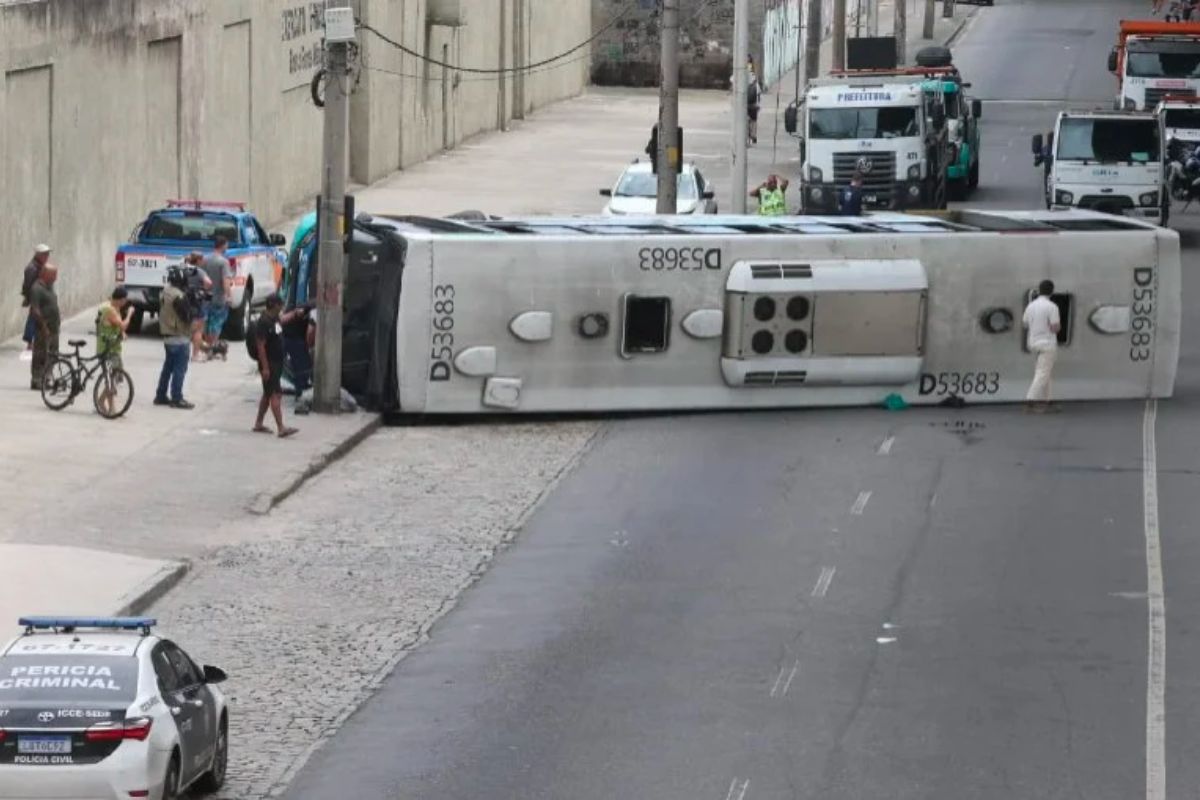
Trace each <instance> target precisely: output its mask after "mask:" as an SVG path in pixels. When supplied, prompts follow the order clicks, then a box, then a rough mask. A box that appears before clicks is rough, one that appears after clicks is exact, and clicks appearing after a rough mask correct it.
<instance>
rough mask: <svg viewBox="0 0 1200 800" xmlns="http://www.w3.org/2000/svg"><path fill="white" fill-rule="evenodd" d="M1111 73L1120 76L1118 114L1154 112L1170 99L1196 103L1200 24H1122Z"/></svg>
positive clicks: (1110, 56)
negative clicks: (1188, 99)
mask: <svg viewBox="0 0 1200 800" xmlns="http://www.w3.org/2000/svg"><path fill="white" fill-rule="evenodd" d="M1108 71H1109V72H1111V73H1113V74H1114V75H1116V76H1117V98H1116V101H1115V103H1114V106H1115V107H1116V108H1118V109H1124V110H1127V111H1153V110H1154V109H1155V108H1156V107H1157V106H1158V104H1159V103H1160V102H1161V101H1162V100H1163V98H1165V97H1166V96H1167V95H1177V96H1192V97H1195V96H1196V94H1197V92H1198V90H1200V23H1198V22H1159V21H1157V20H1122V21H1121V30H1120V34H1119V38H1118V39H1117V45H1116V47H1114V48H1113V49H1112V52H1110V53H1109V54H1108Z"/></svg>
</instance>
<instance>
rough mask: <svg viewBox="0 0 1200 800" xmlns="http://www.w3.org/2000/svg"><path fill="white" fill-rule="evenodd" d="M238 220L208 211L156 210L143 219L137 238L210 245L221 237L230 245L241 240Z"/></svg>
mask: <svg viewBox="0 0 1200 800" xmlns="http://www.w3.org/2000/svg"><path fill="white" fill-rule="evenodd" d="M240 227H241V226H239V225H238V222H237V219H236V218H235V217H233V216H232V215H230V214H221V213H219V212H207V211H159V212H157V213H155V214H152V215H151V216H150V219H148V220H146V224H145V226H144V227H143V228H142V233H141V236H140V237H139V238H140V239H142V240H144V241H185V242H196V243H198V244H211V243H212V241H213V240H214V239H216V238H217V237H218V236H224V237H225V238H226V239H227V240H228V241H229V243H230V244H231V245H236V244H240V243H241V236H240V235H239V233H238V231H239V230H240Z"/></svg>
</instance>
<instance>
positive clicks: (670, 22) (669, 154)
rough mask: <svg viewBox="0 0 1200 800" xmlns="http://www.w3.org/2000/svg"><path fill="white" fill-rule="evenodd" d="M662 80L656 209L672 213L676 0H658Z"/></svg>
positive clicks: (676, 91) (676, 90)
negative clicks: (659, 7) (660, 0)
mask: <svg viewBox="0 0 1200 800" xmlns="http://www.w3.org/2000/svg"><path fill="white" fill-rule="evenodd" d="M658 30H659V36H661V37H662V57H661V67H662V79H661V82H660V84H659V86H660V88H659V95H658V207H657V209H656V210H657V212H658V213H659V214H674V213H675V212H676V210H677V206H676V205H675V198H676V192H677V189H678V181H679V177H678V175H679V173H678V169H677V168H678V167H679V159H680V157H681V154H680V152H679V142H678V138H679V136H678V134H679V0H662V19H661V20H659V25H658Z"/></svg>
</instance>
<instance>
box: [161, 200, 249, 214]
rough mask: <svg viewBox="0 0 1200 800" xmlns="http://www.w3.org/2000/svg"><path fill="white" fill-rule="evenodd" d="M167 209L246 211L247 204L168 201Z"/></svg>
mask: <svg viewBox="0 0 1200 800" xmlns="http://www.w3.org/2000/svg"><path fill="white" fill-rule="evenodd" d="M167 208H192V209H195V210H196V211H199V210H201V209H204V208H236V209H237V210H238V211H245V210H246V204H245V203H243V202H241V201H238V200H168V201H167Z"/></svg>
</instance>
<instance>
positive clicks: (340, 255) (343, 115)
mask: <svg viewBox="0 0 1200 800" xmlns="http://www.w3.org/2000/svg"><path fill="white" fill-rule="evenodd" d="M349 6H350V4H349V3H348V2H346V0H334V1H333V2H332V3H331V4H330V6H329V8H328V9H327V10H326V12H325V28H326V36H325V131H324V169H323V170H322V182H321V209H320V211H321V215H320V220H319V223H318V224H319V226H320V234H321V239H320V250H319V252H320V255H319V259H320V260H319V261H318V266H317V281H318V287H317V288H318V291H317V311H318V315H319V316H318V324H317V354H316V364H315V369H314V371H313V410H314V411H317V412H318V413H324V414H336V413H337V412H338V411H340V410H341V400H342V397H341V395H342V285H343V283H344V282H345V274H346V264H345V250H344V246H343V241H344V240H343V232H344V229H345V223H346V221H345V202H346V174H347V172H348V171H349V168H348V167H349V165H348V164H347V161H348V155H349V154H348V152H347V147H346V141H347V138H348V136H349V132H350V98H349V96H348V93H349V90H350V61H349V58H350V45H351V43H352V42H353V41H354V39H353V15H352V13H351V15H350V20H349V24H350V28H349V35H350V38H349V39H346V38H344V37H345V33H346V31H345V29H344V28H343V30H342V31H341V35H338V34H336V33H334V22H335V20H337V19H339V17H340V19H341V21H342V22H343V23H345V15H346V14H347V13H350V9H349ZM350 224H351V225H353V220H351V221H350Z"/></svg>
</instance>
